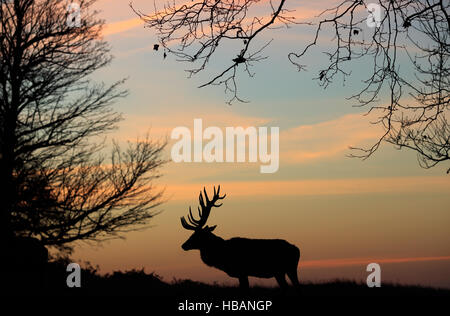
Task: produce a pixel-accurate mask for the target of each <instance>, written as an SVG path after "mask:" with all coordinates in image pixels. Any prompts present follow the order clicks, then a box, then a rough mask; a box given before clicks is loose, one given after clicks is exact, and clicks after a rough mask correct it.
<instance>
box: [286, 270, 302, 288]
mask: <svg viewBox="0 0 450 316" xmlns="http://www.w3.org/2000/svg"><path fill="white" fill-rule="evenodd" d="M287 275H288V277H289V279H290V280H291V282H292V285H293V286H295V287H296V288H298V287H300V282H298V275H297V269H293V270H290V271H289V272H288V273H287Z"/></svg>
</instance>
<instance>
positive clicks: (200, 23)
mask: <svg viewBox="0 0 450 316" xmlns="http://www.w3.org/2000/svg"><path fill="white" fill-rule="evenodd" d="M289 3H291V2H290V1H289V0H277V1H269V2H266V1H262V0H238V1H235V0H225V1H216V0H195V1H191V2H190V3H189V2H188V3H184V4H183V5H181V4H180V3H179V2H177V1H173V2H172V3H170V4H165V5H164V7H158V6H156V4H155V12H154V13H153V14H145V13H142V12H140V11H138V10H135V9H133V10H134V11H135V12H136V13H137V14H138V16H140V17H141V19H142V20H143V21H144V22H145V24H146V26H147V27H149V28H153V29H154V30H156V32H157V35H158V38H159V41H160V43H161V45H162V46H163V47H164V48H165V49H167V51H168V52H170V53H172V54H174V55H175V56H176V57H177V58H178V60H180V61H185V62H189V63H192V64H193V65H196V66H194V68H193V69H190V70H188V72H189V73H190V75H195V74H197V73H199V72H201V71H203V70H205V69H207V67H208V65H209V64H210V63H211V60H212V57H213V56H214V55H216V54H217V47H221V46H222V45H227V46H228V47H230V48H233V47H238V52H237V54H236V55H237V56H233V57H232V58H230V61H231V62H232V63H231V64H230V65H229V66H226V67H225V68H224V70H223V71H222V72H219V73H218V74H217V75H215V76H213V78H212V79H211V80H210V81H208V82H206V83H205V84H203V85H202V86H201V87H204V86H208V85H224V86H225V90H226V92H231V94H232V98H231V99H230V101H229V102H233V101H235V100H238V101H242V99H241V98H240V97H239V96H238V85H237V80H236V76H237V69H238V67H240V66H241V65H242V66H243V67H244V69H245V70H246V71H247V73H248V74H249V75H250V76H253V74H252V73H251V72H250V71H249V67H250V66H251V65H252V62H254V61H260V60H262V59H264V58H265V57H262V55H261V50H262V49H263V48H264V46H263V47H262V48H261V47H255V45H254V42H255V38H256V37H258V36H260V34H261V33H262V32H265V31H267V30H268V29H270V28H271V27H274V26H275V25H276V24H278V25H286V26H289V25H290V24H294V23H296V21H295V19H294V18H292V17H290V16H289V10H288V9H287V6H288V4H289ZM369 4H372V5H373V4H378V5H379V7H380V8H381V10H382V11H384V12H381V13H382V15H381V16H380V17H381V20H380V21H373V22H379V25H378V26H379V27H373V28H369V27H368V26H367V25H366V20H367V18H368V15H369V11H368V10H369V8H368V5H369ZM449 5H450V4H449V1H445V0H430V1H411V0H399V1H391V0H378V1H372V0H371V1H365V0H342V1H340V2H338V3H337V5H336V6H335V7H333V8H329V9H327V10H325V11H324V12H322V13H321V14H320V15H319V16H318V19H319V21H318V23H317V24H316V30H315V33H314V39H313V41H312V42H311V43H309V44H308V45H306V47H305V48H304V49H303V50H301V51H300V52H298V53H294V52H292V53H289V55H288V58H289V60H290V61H291V62H292V63H293V64H294V65H295V66H296V67H297V68H298V70H299V71H302V70H305V69H306V68H307V65H305V64H302V63H301V62H302V58H303V57H304V56H305V55H306V54H307V53H308V52H310V51H311V50H312V48H313V47H314V46H317V45H319V42H320V40H321V39H326V40H327V42H329V40H330V39H331V41H332V44H333V45H332V48H331V50H327V51H325V55H326V57H327V61H326V65H325V66H324V68H323V69H322V70H320V71H319V76H318V78H316V79H318V81H319V84H320V85H322V86H323V87H324V88H326V87H327V86H328V85H329V84H331V83H332V82H333V81H334V80H335V79H336V77H338V78H340V79H342V80H343V81H344V82H345V79H346V77H348V76H350V75H351V71H350V69H351V67H352V66H356V67H360V66H359V64H358V60H359V61H362V62H365V63H366V65H369V66H367V69H368V73H367V75H366V77H365V78H364V80H363V88H362V89H361V90H360V91H359V92H358V93H356V94H355V95H353V97H352V98H353V99H354V100H355V101H356V102H357V105H358V106H360V107H368V112H371V111H376V112H377V115H378V118H377V120H376V121H375V122H374V123H375V124H379V125H381V126H382V127H383V128H384V133H383V134H382V135H380V138H379V139H378V141H376V142H375V143H374V144H373V145H372V146H370V147H368V148H354V149H355V151H354V154H352V156H353V157H360V158H363V159H365V158H368V157H370V156H371V155H372V154H373V153H374V152H375V151H376V150H377V149H378V148H379V146H380V144H381V143H382V142H383V141H386V142H389V143H392V144H394V145H395V146H396V148H398V149H402V148H409V149H411V150H413V151H415V152H416V153H417V155H418V160H419V164H420V166H422V167H424V168H430V167H433V166H435V165H437V164H439V163H442V162H445V161H447V162H448V161H449V160H450V126H449V122H448V113H449V100H450V98H449V90H450V86H449V84H450V79H449V78H450V68H449V57H450V50H449V47H450V46H449V34H450V29H449V24H450V19H449V15H448V11H449ZM262 12H263V13H262ZM312 22H313V21H311V22H310V23H305V24H311V25H312V24H314V23H312ZM375 24H376V23H375ZM330 33H331V34H330ZM269 43H270V42H269ZM236 44H237V45H236ZM252 44H253V45H252ZM386 95H388V96H389V97H388V100H386V102H384V101H383V100H382V101H383V102H380V100H379V98H381V99H382V98H383V97H384V96H386ZM449 172H450V168H449V169H448V170H447V173H449Z"/></svg>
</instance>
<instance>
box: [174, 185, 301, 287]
mask: <svg viewBox="0 0 450 316" xmlns="http://www.w3.org/2000/svg"><path fill="white" fill-rule="evenodd" d="M225 196H226V194H225V195H223V196H220V185H219V186H218V188H217V192H216V187H214V196H213V197H212V199H211V200H210V199H209V198H208V194H207V193H206V189H205V188H203V195H202V192H201V191H200V194H199V197H198V199H199V203H200V206H199V207H198V214H199V217H200V218H199V219H196V218H194V216H193V215H192V211H191V207H189V215H188V217H187V220H186V219H185V218H184V217H181V224H182V226H183V227H184V228H185V229H187V230H193V231H194V233H193V234H192V235H191V237H189V239H188V240H187V241H186V242H185V243H184V244H183V245H182V246H181V247H182V248H183V250H185V251H187V250H192V249H198V250H200V257H201V259H202V261H203V262H204V263H205V264H206V265H208V266H210V267H215V268H217V269H219V270H222V271H224V272H225V273H226V274H228V275H229V276H230V277H234V278H238V279H239V285H240V287H241V288H248V286H249V283H248V277H249V276H253V277H259V278H272V277H275V278H276V280H277V282H278V284H279V285H280V287H281V288H286V287H287V282H286V278H285V275H286V274H287V275H288V277H289V279H290V280H291V282H292V284H293V285H294V286H296V287H298V286H299V282H298V276H297V265H298V261H299V259H300V250H299V249H298V248H297V247H296V246H294V245H292V244H290V243H288V242H287V241H285V240H281V239H249V238H240V237H235V238H231V239H228V240H224V239H223V238H221V237H219V236H216V235H215V234H213V231H214V229H215V228H216V226H217V225H214V226H212V227H209V226H207V225H205V224H206V221H207V220H208V217H209V214H210V213H211V208H212V207H220V206H221V205H222V203H220V204H217V202H218V201H219V200H223V199H224V198H225Z"/></svg>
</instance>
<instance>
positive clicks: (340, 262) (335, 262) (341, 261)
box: [300, 256, 450, 269]
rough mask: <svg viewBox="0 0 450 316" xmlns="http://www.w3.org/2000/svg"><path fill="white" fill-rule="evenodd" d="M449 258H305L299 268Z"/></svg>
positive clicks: (448, 258)
mask: <svg viewBox="0 0 450 316" xmlns="http://www.w3.org/2000/svg"><path fill="white" fill-rule="evenodd" d="M446 260H450V256H438V257H409V258H379V259H374V258H344V259H327V260H307V261H300V269H303V268H331V267H343V266H354V265H366V264H369V263H371V262H376V263H379V264H380V263H408V262H424V261H446Z"/></svg>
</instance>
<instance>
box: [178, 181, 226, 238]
mask: <svg viewBox="0 0 450 316" xmlns="http://www.w3.org/2000/svg"><path fill="white" fill-rule="evenodd" d="M203 195H204V196H203ZM203 195H202V191H200V194H199V195H198V201H199V203H200V206H201V209H200V206H199V207H197V209H198V216H199V217H200V218H199V219H195V218H194V216H193V215H192V210H191V207H190V206H189V214H188V216H187V218H188V220H187V221H186V219H185V218H184V216H183V217H181V225H182V226H183V227H184V228H185V229H188V230H197V229H200V228H202V227H203V226H205V224H206V221H207V220H208V217H209V214H210V213H211V208H212V207H220V206H222V203H220V204H216V202H217V201H218V200H222V199H224V198H225V197H226V196H227V195H226V194H225V195H223V196H220V185H219V186H218V187H217V192H216V187H215V186H214V196H213V198H212V199H211V200H209V198H208V194H207V193H206V188H205V187H203ZM205 202H206V203H205ZM188 222H189V223H188Z"/></svg>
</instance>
